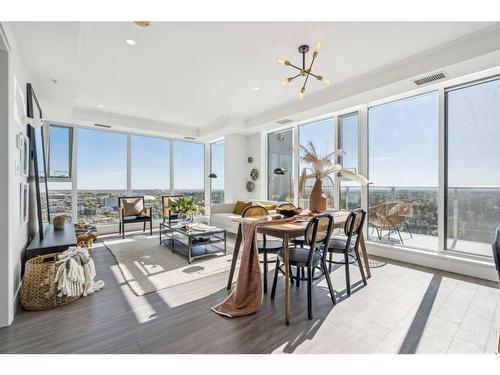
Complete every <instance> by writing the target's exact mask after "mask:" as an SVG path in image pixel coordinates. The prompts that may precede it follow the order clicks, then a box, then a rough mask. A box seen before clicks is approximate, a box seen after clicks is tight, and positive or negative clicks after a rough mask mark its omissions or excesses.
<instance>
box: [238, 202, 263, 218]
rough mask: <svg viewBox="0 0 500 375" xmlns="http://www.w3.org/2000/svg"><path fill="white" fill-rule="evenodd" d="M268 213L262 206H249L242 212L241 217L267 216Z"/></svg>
mask: <svg viewBox="0 0 500 375" xmlns="http://www.w3.org/2000/svg"><path fill="white" fill-rule="evenodd" d="M268 215H269V211H268V210H267V209H266V208H265V207H263V206H258V205H255V206H250V207H247V208H245V210H243V213H242V214H241V217H255V216H268Z"/></svg>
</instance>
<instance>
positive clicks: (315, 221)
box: [304, 214, 333, 262]
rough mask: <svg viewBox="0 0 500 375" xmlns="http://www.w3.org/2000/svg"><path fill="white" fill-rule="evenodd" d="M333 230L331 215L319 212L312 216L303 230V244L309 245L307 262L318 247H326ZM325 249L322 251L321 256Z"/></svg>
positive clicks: (324, 253)
mask: <svg viewBox="0 0 500 375" xmlns="http://www.w3.org/2000/svg"><path fill="white" fill-rule="evenodd" d="M332 230H333V216H332V215H330V214H319V215H316V216H315V217H314V218H312V219H311V220H310V221H309V223H308V224H307V227H306V229H305V232H304V239H305V244H306V245H307V246H309V248H310V253H309V262H311V261H312V257H313V255H314V252H315V251H316V250H318V249H321V248H323V250H325V249H328V242H329V241H330V236H331V235H332ZM326 253H327V251H323V257H324V256H325V255H326Z"/></svg>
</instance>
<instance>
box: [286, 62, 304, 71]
mask: <svg viewBox="0 0 500 375" xmlns="http://www.w3.org/2000/svg"><path fill="white" fill-rule="evenodd" d="M288 66H291V67H292V68H295V69H297V70H300V71H302V69H300V68H299V67H298V66H295V65H293V64H292V63H290V64H288Z"/></svg>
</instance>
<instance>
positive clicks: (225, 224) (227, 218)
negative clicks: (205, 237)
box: [210, 213, 241, 233]
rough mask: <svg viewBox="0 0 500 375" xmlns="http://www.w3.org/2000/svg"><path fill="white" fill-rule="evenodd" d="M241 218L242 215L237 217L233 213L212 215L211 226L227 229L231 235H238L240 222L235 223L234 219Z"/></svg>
mask: <svg viewBox="0 0 500 375" xmlns="http://www.w3.org/2000/svg"><path fill="white" fill-rule="evenodd" d="M240 218H241V216H240V215H235V214H232V213H218V214H212V215H211V216H210V225H214V226H216V227H219V228H222V229H226V230H228V231H229V232H231V233H236V232H237V231H238V222H236V221H234V219H240Z"/></svg>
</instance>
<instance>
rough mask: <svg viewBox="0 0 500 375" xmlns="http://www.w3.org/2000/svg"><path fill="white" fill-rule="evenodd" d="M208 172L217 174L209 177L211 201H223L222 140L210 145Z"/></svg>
mask: <svg viewBox="0 0 500 375" xmlns="http://www.w3.org/2000/svg"><path fill="white" fill-rule="evenodd" d="M210 173H214V174H215V175H216V176H217V177H215V178H211V179H210V191H211V201H212V203H221V202H224V142H217V143H212V144H211V145H210Z"/></svg>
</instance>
